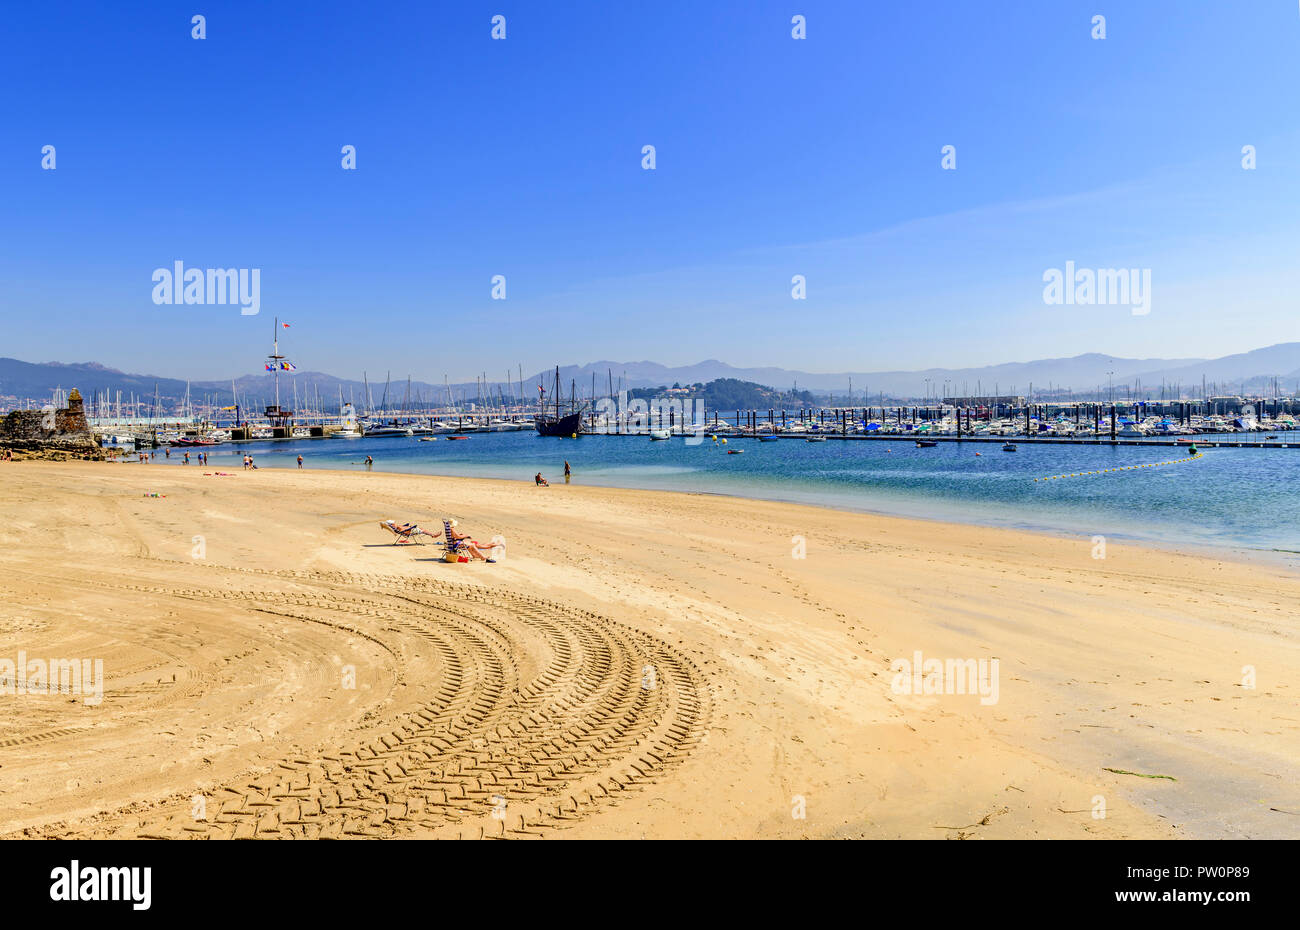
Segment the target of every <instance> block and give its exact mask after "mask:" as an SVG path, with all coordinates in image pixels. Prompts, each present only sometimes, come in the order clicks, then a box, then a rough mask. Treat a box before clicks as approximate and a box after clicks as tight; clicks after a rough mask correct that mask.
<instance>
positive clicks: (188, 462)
mask: <svg viewBox="0 0 1300 930" xmlns="http://www.w3.org/2000/svg"><path fill="white" fill-rule="evenodd" d="M181 464H182V465H188V464H190V454H189V453H188V452H186V453H185V461H183V462H181Z"/></svg>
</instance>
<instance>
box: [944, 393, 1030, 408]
mask: <svg viewBox="0 0 1300 930" xmlns="http://www.w3.org/2000/svg"><path fill="white" fill-rule="evenodd" d="M943 403H944V406H947V407H1023V406H1024V405H1025V398H1024V396H1023V395H1017V394H996V395H988V396H985V397H945V398H944V399H943Z"/></svg>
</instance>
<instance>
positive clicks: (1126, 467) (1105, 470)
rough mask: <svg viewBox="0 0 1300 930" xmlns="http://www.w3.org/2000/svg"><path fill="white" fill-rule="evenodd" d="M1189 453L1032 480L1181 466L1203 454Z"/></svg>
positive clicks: (1194, 448)
mask: <svg viewBox="0 0 1300 930" xmlns="http://www.w3.org/2000/svg"><path fill="white" fill-rule="evenodd" d="M1191 453H1192V454H1191V455H1189V456H1187V458H1185V459H1170V460H1169V461H1167V462H1147V463H1146V464H1143V465H1121V466H1119V467H1117V468H1101V469H1098V470H1097V471H1076V472H1074V473H1072V474H1065V475H1049V476H1048V477H1046V478H1035V479H1034V480H1035V481H1055V480H1056V479H1057V478H1086V477H1088V476H1089V475H1108V474H1110V473H1111V472H1115V471H1133V470H1134V469H1137V468H1159V467H1160V466H1161V465H1181V464H1182V463H1184V462H1192V461H1195V460H1196V459H1199V458H1200V457H1201V456H1202V455H1203V454H1204V453H1201V452H1197V451H1196V447H1195V446H1193V447H1192V449H1191Z"/></svg>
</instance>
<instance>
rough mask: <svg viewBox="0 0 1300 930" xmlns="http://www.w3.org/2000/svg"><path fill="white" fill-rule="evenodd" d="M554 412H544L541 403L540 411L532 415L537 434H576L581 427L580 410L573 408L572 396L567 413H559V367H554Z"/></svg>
mask: <svg viewBox="0 0 1300 930" xmlns="http://www.w3.org/2000/svg"><path fill="white" fill-rule="evenodd" d="M553 396H554V397H555V414H554V416H552V415H551V414H548V413H547V412H546V407H545V404H543V407H542V412H541V413H539V414H537V415H536V416H535V417H533V425H534V427H536V429H537V435H539V436H576V435H577V434H578V431H579V430H580V429H581V428H582V410H581V408H578V409H575V407H576V404H575V403H574V400H573V398H570V399H569V403H568V405H567V406H568V411H569V412H567V413H561V403H560V368H559V366H558V365H557V366H556V367H555V393H554V395H553Z"/></svg>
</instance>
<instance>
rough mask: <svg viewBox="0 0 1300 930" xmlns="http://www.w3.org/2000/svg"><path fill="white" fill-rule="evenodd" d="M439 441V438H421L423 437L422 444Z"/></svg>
mask: <svg viewBox="0 0 1300 930" xmlns="http://www.w3.org/2000/svg"><path fill="white" fill-rule="evenodd" d="M437 441H438V437H437V436H421V437H420V442H437Z"/></svg>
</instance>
